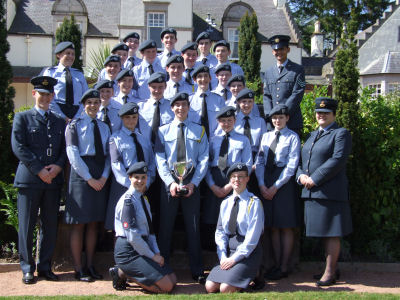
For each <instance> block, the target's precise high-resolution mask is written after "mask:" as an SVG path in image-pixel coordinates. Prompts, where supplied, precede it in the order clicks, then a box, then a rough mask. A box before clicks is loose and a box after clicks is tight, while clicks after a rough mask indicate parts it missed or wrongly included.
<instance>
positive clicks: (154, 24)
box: [147, 11, 166, 49]
mask: <svg viewBox="0 0 400 300" xmlns="http://www.w3.org/2000/svg"><path fill="white" fill-rule="evenodd" d="M155 16H157V18H156V19H155V18H154V17H155ZM161 16H162V18H160V17H161ZM165 21H166V13H165V12H159V11H148V12H147V38H148V39H153V40H155V41H156V43H157V47H158V48H160V49H162V43H161V38H160V35H159V34H157V35H156V36H151V32H150V30H151V28H160V33H161V31H162V29H163V28H165V23H166V22H165Z"/></svg>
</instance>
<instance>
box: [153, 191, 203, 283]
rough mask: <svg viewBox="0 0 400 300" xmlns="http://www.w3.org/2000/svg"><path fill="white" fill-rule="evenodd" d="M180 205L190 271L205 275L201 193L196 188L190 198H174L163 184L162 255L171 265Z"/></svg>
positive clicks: (160, 239)
mask: <svg viewBox="0 0 400 300" xmlns="http://www.w3.org/2000/svg"><path fill="white" fill-rule="evenodd" d="M179 203H180V204H181V206H182V214H183V219H184V222H185V230H186V236H187V238H186V239H187V243H188V248H189V249H188V250H189V259H190V270H191V272H192V275H193V276H197V275H201V274H203V258H202V252H201V245H200V225H199V218H200V193H199V189H198V188H197V187H196V188H195V189H194V193H193V194H192V195H191V196H190V197H189V198H186V197H172V196H171V194H170V192H169V190H168V191H166V187H165V185H164V184H163V185H162V187H161V199H160V231H159V234H158V241H159V247H160V252H161V255H162V256H163V257H164V258H165V260H166V262H167V263H169V258H170V253H171V239H172V233H173V230H174V224H175V218H176V214H177V212H178V208H179Z"/></svg>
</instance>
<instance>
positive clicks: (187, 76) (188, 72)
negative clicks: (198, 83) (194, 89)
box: [185, 68, 193, 85]
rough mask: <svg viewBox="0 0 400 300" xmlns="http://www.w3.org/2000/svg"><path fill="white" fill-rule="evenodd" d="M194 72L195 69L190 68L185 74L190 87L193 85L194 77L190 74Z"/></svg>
mask: <svg viewBox="0 0 400 300" xmlns="http://www.w3.org/2000/svg"><path fill="white" fill-rule="evenodd" d="M192 71H193V68H189V69H186V70H185V72H186V82H187V83H189V84H190V85H193V82H192V76H191V75H190V72H192Z"/></svg>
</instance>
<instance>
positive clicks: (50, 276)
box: [38, 270, 58, 281]
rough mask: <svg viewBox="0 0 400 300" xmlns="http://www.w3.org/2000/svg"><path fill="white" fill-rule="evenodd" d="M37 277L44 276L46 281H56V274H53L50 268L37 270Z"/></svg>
mask: <svg viewBox="0 0 400 300" xmlns="http://www.w3.org/2000/svg"><path fill="white" fill-rule="evenodd" d="M38 277H44V279H46V280H48V281H58V276H57V275H56V274H54V273H53V272H52V271H51V270H49V271H40V272H38Z"/></svg>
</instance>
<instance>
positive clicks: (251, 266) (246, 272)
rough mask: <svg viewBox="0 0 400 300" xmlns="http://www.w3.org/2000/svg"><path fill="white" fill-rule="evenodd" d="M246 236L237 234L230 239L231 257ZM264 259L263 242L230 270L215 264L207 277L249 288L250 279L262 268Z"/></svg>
mask: <svg viewBox="0 0 400 300" xmlns="http://www.w3.org/2000/svg"><path fill="white" fill-rule="evenodd" d="M243 241H244V236H241V235H235V236H233V237H231V238H230V239H229V253H228V254H229V257H230V256H231V255H232V254H233V253H235V250H236V248H237V247H238V246H239V245H240V244H242V243H243ZM261 259H262V248H261V244H260V243H258V245H257V247H256V248H255V249H254V250H253V252H252V253H251V254H250V256H249V257H246V258H244V259H242V260H241V261H239V262H237V263H236V264H235V265H234V266H233V267H232V268H230V269H229V270H222V269H221V266H220V265H218V266H215V267H214V268H213V269H212V270H211V272H210V274H209V275H208V277H207V280H210V281H213V282H218V283H226V284H229V285H231V286H234V287H238V288H243V289H244V288H247V286H248V285H249V283H250V281H251V280H253V279H254V278H255V277H256V275H257V272H258V269H259V268H260V264H261Z"/></svg>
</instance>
